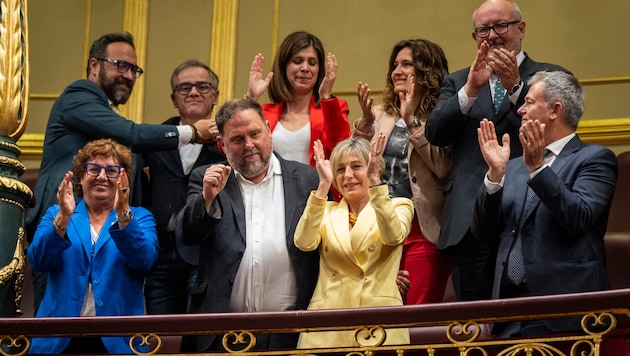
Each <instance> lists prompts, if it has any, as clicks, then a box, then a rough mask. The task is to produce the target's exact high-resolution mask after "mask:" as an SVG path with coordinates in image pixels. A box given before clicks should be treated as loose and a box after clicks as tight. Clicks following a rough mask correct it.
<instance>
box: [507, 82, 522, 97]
mask: <svg viewBox="0 0 630 356" xmlns="http://www.w3.org/2000/svg"><path fill="white" fill-rule="evenodd" d="M521 85H523V81H520V82H518V83H516V84H514V86H513V87H512V89H510V90H509V91H508V92H507V93H508V95H512V94H514V93H516V91H517V90H519V89H520V88H521Z"/></svg>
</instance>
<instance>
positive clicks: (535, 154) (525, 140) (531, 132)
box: [518, 120, 545, 173]
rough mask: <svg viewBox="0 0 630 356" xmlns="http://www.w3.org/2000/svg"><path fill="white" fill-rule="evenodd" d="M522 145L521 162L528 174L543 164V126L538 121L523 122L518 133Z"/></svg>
mask: <svg viewBox="0 0 630 356" xmlns="http://www.w3.org/2000/svg"><path fill="white" fill-rule="evenodd" d="M518 139H519V141H521V145H523V162H525V165H526V166H527V169H528V170H529V172H530V173H532V172H534V171H535V170H537V169H538V168H540V167H542V165H544V164H545V157H544V155H545V153H544V152H545V124H543V123H541V122H540V121H538V120H527V121H523V123H522V124H521V128H520V129H519V131H518Z"/></svg>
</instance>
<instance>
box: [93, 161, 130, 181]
mask: <svg viewBox="0 0 630 356" xmlns="http://www.w3.org/2000/svg"><path fill="white" fill-rule="evenodd" d="M122 168H123V167H122V166H119V165H117V164H108V165H106V166H101V165H100V164H98V163H94V162H85V174H87V175H88V176H91V177H98V176H99V174H101V171H102V170H103V169H104V170H105V175H106V176H107V178H118V177H119V176H120V173H121V172H122Z"/></svg>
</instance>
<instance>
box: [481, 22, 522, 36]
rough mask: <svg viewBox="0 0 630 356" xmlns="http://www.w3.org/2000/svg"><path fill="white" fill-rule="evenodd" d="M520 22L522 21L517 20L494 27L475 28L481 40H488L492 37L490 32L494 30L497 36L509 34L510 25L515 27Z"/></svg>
mask: <svg viewBox="0 0 630 356" xmlns="http://www.w3.org/2000/svg"><path fill="white" fill-rule="evenodd" d="M520 22H521V20H516V21H510V22H501V23H498V24H494V25H492V26H481V27H475V33H476V34H477V36H479V37H481V38H486V37H488V36H490V30H494V33H496V34H497V35H502V34H505V33H507V32H508V28H509V27H510V25H514V24H517V23H520Z"/></svg>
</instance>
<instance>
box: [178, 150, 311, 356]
mask: <svg viewBox="0 0 630 356" xmlns="http://www.w3.org/2000/svg"><path fill="white" fill-rule="evenodd" d="M276 157H278V160H280V167H281V169H282V181H283V184H284V198H285V211H284V214H285V217H286V223H285V229H286V241H287V249H288V251H289V255H290V259H291V262H292V263H293V268H294V270H295V273H296V281H297V288H298V291H297V292H298V295H297V301H296V308H297V309H306V307H307V306H308V302H309V300H310V298H311V296H312V294H313V290H314V289H315V284H316V283H317V275H318V269H319V255H318V252H317V251H313V252H302V251H300V250H298V249H297V247H295V244H294V243H293V235H294V233H295V227H296V226H297V223H298V221H299V219H300V216H301V215H302V211H303V210H304V207H305V206H306V201H307V199H308V196H309V194H310V192H311V191H312V190H315V189H317V185H318V183H319V178H318V176H317V172H316V171H315V169H314V168H312V167H309V166H307V165H304V164H301V163H298V162H294V161H287V160H283V159H282V158H281V157H279V156H277V155H276ZM208 167H209V165H208V166H201V167H199V168H196V169H195V170H194V171H193V172H192V175H191V177H190V185H189V191H188V198H187V200H186V206H184V209H182V211H181V213H180V214H179V216H178V227H181V229H182V238H183V239H184V242H185V243H187V244H200V245H201V246H200V259H199V271H198V276H197V283H196V285H195V287H194V288H193V291H192V302H191V312H193V313H217V312H228V311H229V307H230V298H231V294H232V284H233V282H234V279H235V278H236V273H237V272H238V268H239V265H240V263H241V258H242V257H243V253H244V252H245V223H246V222H245V216H244V214H245V208H244V206H243V198H242V196H241V191H240V188H239V185H238V182H237V181H236V176H235V175H234V171H232V173H231V175H230V177H229V179H228V181H227V183H226V185H225V188H224V189H223V190H222V191H221V192H219V195H218V196H217V199H218V201H219V204H220V206H221V210H222V213H223V215H222V217H221V219H218V220H217V219H214V218H212V217H211V216H209V215H208V214H207V213H206V211H205V209H204V204H203V198H202V195H201V194H202V187H203V175H204V172H205V170H206V168H208ZM214 338H215V337H214V336H199V337H191V338H186V340H184V341H183V344H185V345H183V347H184V348H185V349H186V350H198V351H203V350H207V349H208V347H209V346H210V345H211V343H212V342H213V340H214ZM191 343H192V345H191Z"/></svg>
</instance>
